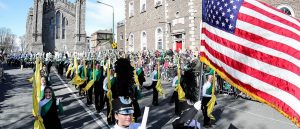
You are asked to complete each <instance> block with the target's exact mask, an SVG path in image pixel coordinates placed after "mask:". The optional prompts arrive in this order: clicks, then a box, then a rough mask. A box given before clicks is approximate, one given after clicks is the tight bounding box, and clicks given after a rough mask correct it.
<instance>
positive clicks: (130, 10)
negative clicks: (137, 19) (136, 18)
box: [128, 1, 134, 17]
mask: <svg viewBox="0 0 300 129" xmlns="http://www.w3.org/2000/svg"><path fill="white" fill-rule="evenodd" d="M128 9H129V13H128V14H129V17H133V15H134V2H133V1H131V2H130V3H129V8H128Z"/></svg>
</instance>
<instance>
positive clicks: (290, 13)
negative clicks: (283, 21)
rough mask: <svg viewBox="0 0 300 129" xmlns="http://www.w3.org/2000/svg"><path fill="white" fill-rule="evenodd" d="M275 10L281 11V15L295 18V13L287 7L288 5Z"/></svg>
mask: <svg viewBox="0 0 300 129" xmlns="http://www.w3.org/2000/svg"><path fill="white" fill-rule="evenodd" d="M277 9H279V10H281V11H282V12H283V13H285V14H287V15H289V16H292V17H295V12H294V10H293V8H292V7H290V6H288V5H280V6H278V7H277Z"/></svg>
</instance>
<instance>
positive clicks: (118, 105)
mask: <svg viewBox="0 0 300 129" xmlns="http://www.w3.org/2000/svg"><path fill="white" fill-rule="evenodd" d="M112 106H113V110H114V112H115V114H122V115H130V114H133V113H134V109H133V106H132V100H131V99H130V98H129V97H128V98H125V97H118V98H117V99H114V100H113V101H112Z"/></svg>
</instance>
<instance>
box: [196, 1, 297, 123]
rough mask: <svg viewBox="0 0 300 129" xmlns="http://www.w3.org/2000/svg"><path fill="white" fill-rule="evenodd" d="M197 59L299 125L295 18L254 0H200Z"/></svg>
mask: <svg viewBox="0 0 300 129" xmlns="http://www.w3.org/2000/svg"><path fill="white" fill-rule="evenodd" d="M202 2H203V3H202V20H203V27H202V40H201V45H202V46H203V47H204V50H203V52H201V60H202V61H203V62H205V63H206V64H208V65H210V66H211V67H213V68H215V69H216V71H217V72H218V73H219V74H220V75H221V76H222V77H223V78H225V80H227V81H228V82H230V83H231V84H232V85H233V86H235V87H237V88H238V89H239V90H241V91H242V92H244V93H247V94H248V95H250V96H252V97H253V98H255V99H257V100H259V101H261V102H264V103H266V104H268V105H269V106H271V107H273V108H275V109H277V110H278V111H279V112H280V113H282V114H283V115H285V116H286V117H288V118H289V119H291V120H292V121H293V122H294V123H295V124H296V125H297V126H298V127H300V42H299V41H300V23H299V20H297V19H295V18H292V17H290V16H288V15H286V14H284V13H282V12H281V11H280V10H277V9H275V8H273V7H271V6H269V5H267V4H264V3H262V2H259V1H255V0H202Z"/></svg>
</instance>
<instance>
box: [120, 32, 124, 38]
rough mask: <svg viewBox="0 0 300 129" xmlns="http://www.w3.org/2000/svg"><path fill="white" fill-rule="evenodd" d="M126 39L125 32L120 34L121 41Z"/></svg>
mask: <svg viewBox="0 0 300 129" xmlns="http://www.w3.org/2000/svg"><path fill="white" fill-rule="evenodd" d="M123 39H124V34H123V32H121V33H120V40H123Z"/></svg>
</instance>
